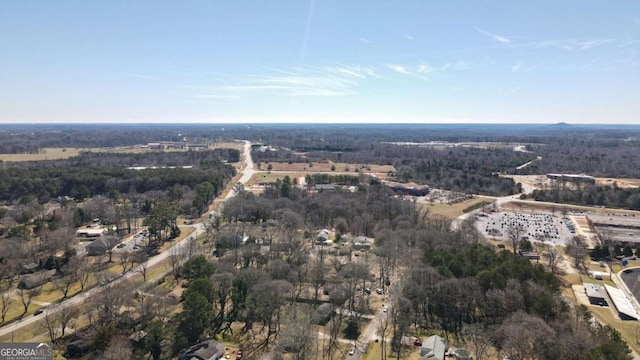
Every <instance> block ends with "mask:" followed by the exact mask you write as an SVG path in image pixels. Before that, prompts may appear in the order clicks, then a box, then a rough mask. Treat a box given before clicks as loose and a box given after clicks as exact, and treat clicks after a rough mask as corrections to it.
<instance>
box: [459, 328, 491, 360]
mask: <svg viewBox="0 0 640 360" xmlns="http://www.w3.org/2000/svg"><path fill="white" fill-rule="evenodd" d="M493 333H494V332H493V331H487V329H485V328H484V327H483V326H482V325H481V324H478V323H476V324H471V325H468V326H466V327H465V328H464V330H463V334H464V337H465V339H466V340H469V341H470V342H471V344H472V345H473V348H474V350H475V356H474V359H476V360H482V359H483V358H484V355H485V353H486V352H487V350H488V349H489V348H491V346H492V340H493Z"/></svg>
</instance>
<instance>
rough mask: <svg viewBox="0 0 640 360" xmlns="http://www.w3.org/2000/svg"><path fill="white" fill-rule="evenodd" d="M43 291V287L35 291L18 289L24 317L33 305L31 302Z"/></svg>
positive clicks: (34, 289)
mask: <svg viewBox="0 0 640 360" xmlns="http://www.w3.org/2000/svg"><path fill="white" fill-rule="evenodd" d="M41 289H42V287H40V286H39V287H36V288H33V289H18V291H17V293H18V296H19V298H20V302H21V303H22V306H23V307H24V312H23V313H22V315H24V314H26V313H27V311H28V310H29V305H31V301H32V300H33V298H34V297H36V296H38V295H39V294H40V291H41Z"/></svg>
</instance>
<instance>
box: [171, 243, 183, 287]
mask: <svg viewBox="0 0 640 360" xmlns="http://www.w3.org/2000/svg"><path fill="white" fill-rule="evenodd" d="M183 262H184V253H183V252H182V249H181V248H180V246H174V247H172V248H171V249H169V263H170V264H171V275H173V278H174V279H175V280H176V281H177V280H178V277H179V276H180V267H181V266H182V263H183Z"/></svg>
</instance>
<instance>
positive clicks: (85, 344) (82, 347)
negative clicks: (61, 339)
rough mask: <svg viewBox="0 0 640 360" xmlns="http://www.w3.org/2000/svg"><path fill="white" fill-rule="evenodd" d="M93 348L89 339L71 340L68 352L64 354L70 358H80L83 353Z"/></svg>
mask: <svg viewBox="0 0 640 360" xmlns="http://www.w3.org/2000/svg"><path fill="white" fill-rule="evenodd" d="M90 350H91V341H89V340H84V339H80V340H76V341H73V342H70V343H69V344H68V345H67V352H66V353H65V354H64V356H65V357H67V358H69V359H73V358H79V357H81V356H82V355H84V354H86V353H88V352H89V351H90Z"/></svg>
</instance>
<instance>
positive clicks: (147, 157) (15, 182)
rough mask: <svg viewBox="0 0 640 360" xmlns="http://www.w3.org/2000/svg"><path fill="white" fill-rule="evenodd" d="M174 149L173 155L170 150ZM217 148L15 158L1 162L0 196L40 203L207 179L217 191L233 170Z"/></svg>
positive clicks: (161, 188) (192, 186) (193, 183)
mask: <svg viewBox="0 0 640 360" xmlns="http://www.w3.org/2000/svg"><path fill="white" fill-rule="evenodd" d="M175 154H179V155H175ZM219 154H220V152H198V153H196V152H184V153H167V154H166V155H168V156H167V159H162V156H163V155H165V154H144V155H143V154H134V155H130V154H103V153H86V154H82V155H81V156H80V157H78V158H77V159H69V160H58V161H45V162H31V163H16V164H15V165H14V164H11V165H5V167H4V169H3V171H1V172H0V201H6V202H12V201H15V200H18V199H20V198H22V197H24V196H29V195H35V196H36V197H37V198H38V201H39V202H40V203H45V202H48V201H50V200H51V199H52V198H57V197H65V196H69V197H72V198H75V199H76V200H82V199H85V198H89V197H93V196H95V195H104V194H108V193H109V192H111V191H117V192H119V193H121V194H127V193H145V192H148V191H164V190H167V189H168V188H170V187H175V186H187V187H188V188H190V189H195V187H196V185H198V184H201V183H204V182H207V183H210V184H211V185H212V186H213V188H214V189H213V192H214V193H215V194H217V193H218V192H219V191H220V190H221V189H222V188H223V187H224V185H225V184H226V183H227V182H228V181H229V179H231V178H232V177H233V176H234V175H235V169H234V168H233V167H231V166H229V165H226V164H224V163H223V162H222V161H221V160H220V158H219V157H218V156H219ZM140 164H145V165H147V166H174V165H170V164H184V165H193V168H188V169H183V168H157V169H141V170H134V169H128V168H127V167H124V166H134V165H138V166H139V165H140Z"/></svg>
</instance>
